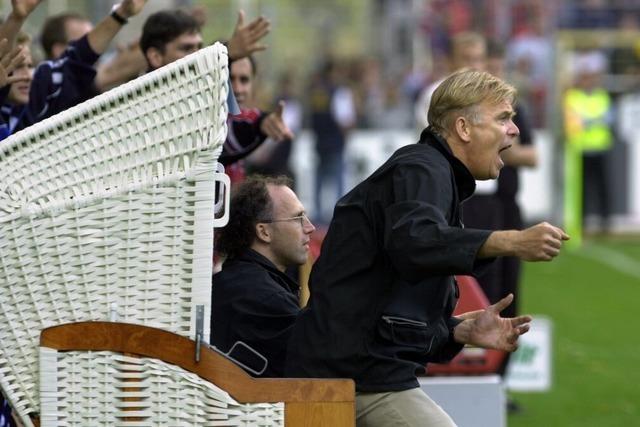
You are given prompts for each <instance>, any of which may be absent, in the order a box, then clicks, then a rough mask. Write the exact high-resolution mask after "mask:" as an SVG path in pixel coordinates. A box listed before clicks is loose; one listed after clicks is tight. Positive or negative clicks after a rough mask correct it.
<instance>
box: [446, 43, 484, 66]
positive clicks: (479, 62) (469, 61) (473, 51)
mask: <svg viewBox="0 0 640 427" xmlns="http://www.w3.org/2000/svg"><path fill="white" fill-rule="evenodd" d="M486 62H487V49H486V47H485V45H484V44H482V43H468V44H463V45H461V46H458V47H457V48H456V49H455V51H454V55H453V66H454V68H455V69H460V68H464V67H468V68H471V69H474V70H478V71H484V70H485V68H486Z"/></svg>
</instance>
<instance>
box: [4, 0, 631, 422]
mask: <svg viewBox="0 0 640 427" xmlns="http://www.w3.org/2000/svg"><path fill="white" fill-rule="evenodd" d="M1 4H2V7H3V9H2V12H3V14H4V13H6V11H7V10H9V5H10V0H3V1H2V3H1ZM111 4H112V2H110V1H106V0H95V1H89V0H86V1H85V0H55V1H54V0H50V1H48V2H44V3H43V5H42V6H41V7H40V8H38V9H37V10H36V12H35V13H34V15H33V16H32V18H31V19H30V20H29V22H28V23H27V25H26V26H25V29H26V30H27V31H28V32H29V33H31V34H34V35H36V34H37V33H38V29H39V26H40V24H41V23H42V21H43V20H44V19H45V17H46V16H48V15H50V14H55V13H59V12H62V11H65V10H75V11H79V12H82V13H85V14H86V15H87V16H88V17H90V18H91V19H92V20H93V21H94V22H95V21H97V20H98V19H99V18H100V17H102V16H104V15H105V14H106V13H107V12H108V10H109V9H110V7H111ZM196 5H197V6H199V7H201V13H205V14H206V17H207V25H206V26H205V27H204V29H203V35H204V38H205V41H207V42H209V41H213V40H215V39H219V38H226V37H228V36H229V35H230V33H231V31H232V29H233V25H234V24H235V20H236V13H237V10H238V9H240V8H242V9H244V10H245V12H246V13H247V16H248V17H253V16H256V15H258V14H264V15H266V16H267V17H269V18H270V19H271V21H272V25H273V27H272V32H271V34H270V35H269V36H268V38H267V43H268V44H269V49H268V50H267V51H266V52H264V53H261V54H259V55H258V64H259V73H260V77H259V82H258V89H259V90H258V95H257V97H256V103H257V105H258V106H260V107H263V108H269V107H271V106H272V101H271V100H272V98H273V97H274V95H275V94H276V93H277V90H278V89H277V87H276V84H275V82H276V81H277V80H278V78H279V76H281V75H282V74H283V73H290V74H291V75H292V76H293V78H294V79H295V82H296V84H295V90H296V93H297V95H298V97H299V98H300V100H301V101H303V102H304V90H305V85H306V82H307V79H308V78H309V76H310V75H311V73H312V72H313V71H314V69H315V68H316V67H318V66H319V65H320V64H321V63H322V61H323V60H325V59H326V58H328V57H332V58H334V59H336V60H339V61H342V62H343V63H344V64H345V66H346V67H347V68H348V69H349V70H350V71H349V76H350V82H351V83H352V84H353V89H354V91H356V93H358V94H361V93H363V92H364V93H365V94H366V92H367V90H370V89H371V88H372V86H371V85H373V87H374V88H375V89H376V90H377V91H379V92H380V93H382V94H383V95H382V98H383V101H382V102H383V107H384V108H383V114H382V116H379V117H377V118H375V117H374V118H372V117H367V114H366V112H365V111H364V110H365V109H364V108H363V109H362V110H360V111H359V120H358V131H359V132H365V133H364V135H367V132H368V134H369V135H375V134H377V133H379V132H380V131H379V130H376V129H378V128H383V129H394V130H397V131H398V132H399V134H401V135H403V137H404V138H407V137H408V138H409V139H410V138H411V135H415V137H416V138H417V130H415V129H414V125H413V120H412V118H413V110H412V108H413V105H412V101H413V98H414V97H415V95H416V92H417V91H418V90H419V89H420V88H421V87H423V86H424V85H425V84H427V83H428V82H429V81H430V80H433V79H434V78H436V77H437V76H438V74H439V73H442V71H443V70H442V69H441V65H440V59H441V55H442V52H443V49H444V47H443V46H445V45H446V40H447V38H448V37H450V36H451V35H452V34H455V33H456V32H460V31H464V30H475V31H478V32H481V33H482V34H484V35H486V36H488V37H494V38H497V39H499V40H501V41H503V42H505V43H506V44H507V50H508V52H509V48H510V47H511V48H512V50H511V54H512V55H514V56H513V57H512V58H511V60H512V61H511V62H510V67H511V68H510V69H511V71H512V76H513V78H514V83H516V84H519V85H521V94H523V95H524V96H523V97H524V98H525V99H524V101H523V102H526V103H527V104H528V106H529V107H530V108H531V110H532V113H533V116H534V123H535V126H536V130H537V134H538V135H541V137H539V138H537V140H538V141H542V142H541V144H544V147H545V150H546V152H547V153H548V156H547V157H544V160H545V165H543V168H542V169H543V174H542V175H541V172H540V171H538V172H537V175H535V174H534V175H531V176H530V177H529V178H528V180H527V182H525V188H524V191H523V193H522V200H523V202H524V203H525V205H526V206H525V214H526V216H527V220H528V221H537V220H542V219H545V220H550V221H553V222H556V223H557V222H559V221H561V218H562V210H561V206H562V198H563V194H562V191H561V189H562V187H563V186H562V180H563V174H562V167H561V166H562V158H561V157H562V142H563V136H562V126H561V125H562V123H561V121H560V120H559V118H560V114H559V111H560V110H559V108H560V96H561V93H562V91H563V89H564V88H566V86H567V84H568V83H569V76H570V70H571V67H572V63H571V61H572V58H573V57H574V54H575V51H576V49H578V48H588V49H599V50H601V51H603V52H604V53H605V54H607V55H609V57H610V58H611V57H612V56H611V55H612V53H613V52H615V51H617V50H622V51H623V53H624V52H626V54H624V55H622V57H623V58H625V60H628V63H627V62H625V63H623V64H617V63H616V64H612V63H610V64H609V69H608V73H607V75H606V78H605V86H606V87H607V89H608V90H609V91H610V92H611V93H612V94H613V95H614V96H615V98H616V100H617V101H618V102H619V101H621V100H622V99H623V98H625V97H626V98H627V99H629V98H633V97H634V96H636V92H637V91H638V90H639V89H640V84H639V83H640V34H639V33H638V29H637V28H638V26H637V23H638V17H639V15H640V1H634V0H618V1H604V0H583V1H563V2H553V1H549V0H539V1H534V0H487V1H472V0H466V1H465V0H450V1H446V0H424V1H422V0H369V1H362V0H326V1H322V2H318V1H311V0H271V1H267V0H264V1H260V0H236V1H223V0H209V1H186V0H176V1H170V0H152V1H150V2H149V4H148V6H147V8H146V10H145V13H144V14H143V15H142V16H139V17H136V18H134V19H132V20H131V23H130V24H129V25H128V26H127V27H126V28H125V31H123V32H122V33H121V34H120V35H119V36H118V41H119V42H120V43H126V42H128V41H130V40H133V39H134V38H135V37H136V36H137V35H138V34H139V31H140V27H141V23H142V22H143V21H144V19H145V18H146V16H147V15H148V14H149V13H151V12H153V11H154V10H159V9H163V8H166V7H173V6H184V7H193V6H196ZM634 20H635V24H636V27H635V29H634V27H633V25H634V24H633V21H634ZM623 21H625V22H627V21H629V22H632V23H631V24H629V25H627V28H629V29H627V30H622V29H621V28H622V27H621V23H622V22H623ZM36 44H37V43H36ZM520 45H522V46H524V47H518V46H520ZM518 49H523V51H522V52H521V51H519V50H518ZM523 52H524V53H523ZM527 52H528V53H530V54H531V55H533V56H534V57H533V59H532V61H533V62H534V63H533V64H531V63H530V64H528V66H529V69H528V72H529V74H526V73H525V74H524V75H522V70H520V69H519V66H520V65H522V63H520V62H519V59H522V57H523V56H524V57H526V56H527V55H526V53H527ZM518 55H520V56H518ZM535 55H539V58H538V59H536V58H535ZM536 66H539V67H541V70H536V69H535V67H536ZM523 67H524V66H523ZM523 69H524V70H525V71H526V70H527V69H526V67H524V68H523ZM372 70H375V73H373V72H372ZM538 72H539V73H541V74H540V75H538V74H536V73H538ZM518 79H520V80H518ZM364 80H366V82H367V85H364V84H363V81H364ZM372 81H373V82H372ZM369 83H371V85H369ZM636 111H637V110H636ZM631 130H632V132H630V133H629V134H624V132H620V133H619V135H618V136H619V139H618V140H617V142H616V145H615V148H614V152H613V155H612V159H611V161H612V164H613V166H614V167H613V168H611V170H612V172H611V173H612V176H611V179H612V185H611V188H610V191H611V194H612V195H613V210H614V213H615V217H614V223H613V233H611V234H608V235H599V234H594V233H589V231H590V230H589V227H587V232H588V233H587V236H586V239H585V242H584V244H583V245H582V246H581V247H580V248H577V249H574V250H571V251H565V252H564V253H563V254H561V256H560V257H559V258H558V259H557V260H556V261H555V262H553V263H548V264H546V263H545V264H528V265H526V267H525V274H524V280H523V297H522V301H523V311H525V312H528V313H533V314H542V315H545V316H548V317H550V318H551V319H552V321H553V326H554V330H553V334H554V335H553V362H554V363H553V386H552V389H551V390H550V391H549V392H545V393H529V394H527V393H519V394H517V395H516V398H517V399H518V401H519V402H521V403H522V406H523V408H524V410H523V412H522V413H519V414H516V415H512V416H510V417H509V425H510V426H514V427H525V426H534V425H536V426H537V425H544V424H546V425H550V426H602V425H611V426H623V425H624V426H631V425H638V420H639V419H640V392H638V389H639V387H638V384H640V369H639V367H640V339H639V338H638V334H637V325H638V323H639V322H638V319H637V317H636V310H637V301H639V300H640V287H639V286H638V285H639V284H640V245H639V243H640V237H639V236H638V234H637V231H638V229H639V228H640V227H639V224H640V207H639V206H640V197H638V199H637V200H636V199H635V197H636V196H635V195H636V194H637V192H638V188H637V187H639V186H640V185H639V184H640V179H637V178H636V177H637V176H638V175H637V172H636V171H637V170H639V169H640V168H639V166H640V165H638V164H636V163H635V162H636V160H635V158H636V155H637V153H638V147H637V146H638V145H640V140H638V137H637V136H635V135H634V133H637V132H633V130H634V129H633V126H632V127H631ZM303 135H304V132H303ZM362 135H363V134H362V133H360V136H362ZM303 139H304V137H303ZM302 145H304V142H303V143H302ZM369 148H370V151H372V152H376V151H377V152H380V153H384V152H385V150H389V146H388V144H387V145H384V144H381V145H380V146H370V147H369ZM308 153H310V150H307V151H306V152H305V151H304V150H302V151H300V150H298V151H297V152H296V153H294V154H295V155H296V156H305V155H308ZM380 157H381V156H380V155H378V157H375V156H374V159H373V160H371V159H368V160H366V161H368V162H373V163H375V162H376V161H378V160H377V159H378V158H380ZM295 161H296V162H298V163H304V164H312V163H313V159H308V158H306V159H305V158H303V157H295ZM305 162H306V163H305ZM365 166H366V167H372V166H373V165H370V164H367V165H365ZM366 167H365V169H366ZM305 169H306V170H307V172H306V173H305V176H304V177H301V179H302V181H303V182H304V180H305V178H306V179H313V177H311V176H308V175H309V172H308V170H309V169H308V168H305ZM358 170H359V171H360V172H362V167H360V169H358V168H356V172H353V171H351V172H350V173H351V179H352V181H353V180H357V179H358V175H357V171H358ZM545 183H546V184H545ZM532 192H534V193H535V194H534V193H532ZM539 197H543V199H542V200H543V202H544V203H542V205H544V206H543V207H544V208H543V209H540V206H541V200H540V199H539ZM305 203H306V204H307V205H309V202H307V201H305ZM527 206H530V207H529V208H527ZM311 209H312V208H311ZM311 209H310V210H311Z"/></svg>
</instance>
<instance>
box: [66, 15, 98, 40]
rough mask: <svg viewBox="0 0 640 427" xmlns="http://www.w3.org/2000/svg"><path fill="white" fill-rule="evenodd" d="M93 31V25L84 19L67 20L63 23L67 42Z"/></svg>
mask: <svg viewBox="0 0 640 427" xmlns="http://www.w3.org/2000/svg"><path fill="white" fill-rule="evenodd" d="M92 29H93V24H91V22H89V21H85V20H84V19H69V20H67V22H65V30H66V33H67V40H68V41H70V42H71V41H73V40H78V39H79V38H81V37H82V36H84V35H85V34H87V33H88V32H89V31H91V30H92Z"/></svg>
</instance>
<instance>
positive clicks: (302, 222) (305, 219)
mask: <svg viewBox="0 0 640 427" xmlns="http://www.w3.org/2000/svg"><path fill="white" fill-rule="evenodd" d="M288 221H300V227H302V228H304V226H305V224H307V223H309V224H311V220H310V219H309V217H308V216H307V215H306V214H302V215H298V216H293V217H291V218H282V219H265V220H262V221H259V222H263V223H265V224H271V223H273V222H288Z"/></svg>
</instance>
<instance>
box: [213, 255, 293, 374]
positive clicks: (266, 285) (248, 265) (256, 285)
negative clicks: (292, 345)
mask: <svg viewBox="0 0 640 427" xmlns="http://www.w3.org/2000/svg"><path fill="white" fill-rule="evenodd" d="M298 290H299V287H298V284H297V283H296V282H295V281H294V280H293V279H291V278H290V277H289V276H287V275H286V274H285V273H283V272H281V271H280V270H278V269H277V268H276V266H275V265H274V264H273V263H272V262H271V261H269V260H268V259H267V258H265V257H264V256H262V255H260V254H259V253H258V252H255V251H253V250H251V249H249V250H247V251H246V252H245V253H243V254H242V255H240V256H238V257H237V258H234V259H229V260H227V261H225V263H224V265H223V267H222V271H221V272H219V273H217V274H215V275H214V276H213V288H212V294H211V339H210V342H211V344H212V345H214V346H216V347H217V348H218V349H219V350H220V351H222V352H223V353H226V352H228V351H229V350H230V349H231V347H232V346H233V344H235V343H236V342H238V341H242V342H243V343H245V344H247V345H249V346H250V347H251V348H252V349H254V350H255V351H257V352H258V353H260V354H261V355H263V356H264V357H265V358H266V359H267V360H268V365H267V369H266V370H265V371H264V373H262V375H260V376H264V377H282V376H283V371H284V359H285V352H286V342H287V340H288V338H289V333H290V332H291V327H292V325H293V322H294V320H295V318H296V316H297V314H298V312H299V310H300V308H299V306H298ZM231 356H232V357H234V358H235V359H243V360H239V361H240V362H242V363H244V364H245V365H248V366H249V367H250V368H252V369H254V370H258V371H259V370H260V368H261V366H256V359H255V357H248V356H250V355H249V354H247V352H245V351H243V349H242V348H238V350H237V351H234V352H233V353H232V354H231ZM258 365H259V363H258Z"/></svg>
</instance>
